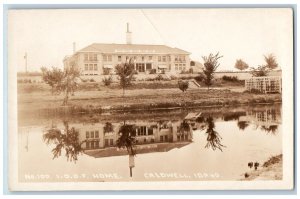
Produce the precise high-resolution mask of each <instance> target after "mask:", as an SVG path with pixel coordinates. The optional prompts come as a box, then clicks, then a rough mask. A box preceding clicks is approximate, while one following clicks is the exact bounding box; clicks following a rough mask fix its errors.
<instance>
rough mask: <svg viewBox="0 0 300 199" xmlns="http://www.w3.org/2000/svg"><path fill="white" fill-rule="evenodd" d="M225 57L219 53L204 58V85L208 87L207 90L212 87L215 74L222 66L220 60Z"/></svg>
mask: <svg viewBox="0 0 300 199" xmlns="http://www.w3.org/2000/svg"><path fill="white" fill-rule="evenodd" d="M222 57H223V56H220V55H219V53H217V54H215V55H213V54H212V53H210V54H209V56H207V57H206V56H203V57H202V58H203V61H204V70H203V73H204V83H205V84H206V85H207V90H209V87H210V86H211V85H212V80H213V79H214V73H215V71H216V70H217V68H218V67H219V66H220V63H219V61H218V60H219V59H220V58H222Z"/></svg>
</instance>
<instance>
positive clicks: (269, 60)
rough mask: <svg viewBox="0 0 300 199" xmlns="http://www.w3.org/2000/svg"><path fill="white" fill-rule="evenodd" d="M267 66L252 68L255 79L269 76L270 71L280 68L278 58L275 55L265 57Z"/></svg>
mask: <svg viewBox="0 0 300 199" xmlns="http://www.w3.org/2000/svg"><path fill="white" fill-rule="evenodd" d="M264 59H265V62H266V63H265V64H263V65H259V66H258V67H257V68H254V67H252V68H251V72H250V73H251V74H252V76H254V77H263V76H267V75H268V73H269V71H271V70H273V69H275V68H277V67H278V63H277V61H276V57H275V56H274V55H273V54H269V55H267V56H266V55H264Z"/></svg>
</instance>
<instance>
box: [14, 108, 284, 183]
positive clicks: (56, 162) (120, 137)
mask: <svg viewBox="0 0 300 199" xmlns="http://www.w3.org/2000/svg"><path fill="white" fill-rule="evenodd" d="M124 129H125V130H124ZM126 129H127V130H126ZM119 132H122V134H119ZM126 132H130V133H126ZM18 144H19V180H20V181H21V182H49V181H52V182H60V181H75V182H76V181H161V180H163V181H165V180H173V181H174V180H238V179H242V178H243V174H244V173H245V172H248V171H250V170H253V168H252V169H250V168H249V167H248V162H258V163H260V165H262V164H263V163H264V162H265V161H266V160H267V159H268V158H270V157H271V156H274V155H278V154H281V153H282V130H281V105H272V106H257V107H237V108H227V109H226V108H222V109H202V110H201V109H199V110H185V111H182V110H177V111H168V112H152V113H130V114H129V113H127V114H112V115H108V114H106V115H85V116H80V117H76V118H72V117H57V116H48V117H41V116H39V115H37V116H36V117H34V118H32V117H30V118H29V117H27V118H26V117H23V118H21V119H19V143H18ZM130 170H131V172H130ZM130 175H131V177H130Z"/></svg>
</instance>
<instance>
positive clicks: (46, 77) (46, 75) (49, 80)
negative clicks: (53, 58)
mask: <svg viewBox="0 0 300 199" xmlns="http://www.w3.org/2000/svg"><path fill="white" fill-rule="evenodd" d="M41 71H42V79H43V81H44V82H45V83H46V84H48V85H49V86H51V94H52V95H53V94H54V91H57V86H58V85H59V84H60V83H61V82H62V80H63V78H64V72H63V71H62V70H61V69H59V68H57V67H52V70H49V69H47V68H46V67H42V68H41Z"/></svg>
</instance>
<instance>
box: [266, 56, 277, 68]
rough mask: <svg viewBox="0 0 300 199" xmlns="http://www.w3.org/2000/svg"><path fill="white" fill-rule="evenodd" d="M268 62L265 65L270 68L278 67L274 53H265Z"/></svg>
mask: <svg viewBox="0 0 300 199" xmlns="http://www.w3.org/2000/svg"><path fill="white" fill-rule="evenodd" d="M264 58H265V62H266V64H265V65H264V66H265V67H267V68H268V69H269V70H273V69H275V68H277V67H278V63H277V60H276V57H275V56H274V55H273V54H269V55H264Z"/></svg>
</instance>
